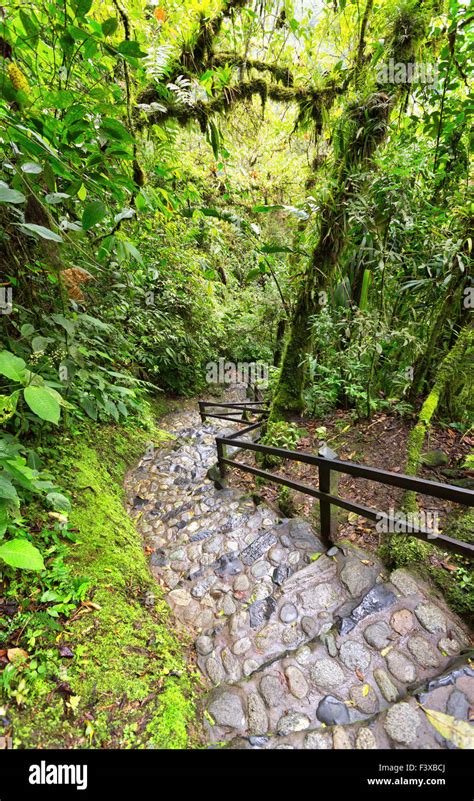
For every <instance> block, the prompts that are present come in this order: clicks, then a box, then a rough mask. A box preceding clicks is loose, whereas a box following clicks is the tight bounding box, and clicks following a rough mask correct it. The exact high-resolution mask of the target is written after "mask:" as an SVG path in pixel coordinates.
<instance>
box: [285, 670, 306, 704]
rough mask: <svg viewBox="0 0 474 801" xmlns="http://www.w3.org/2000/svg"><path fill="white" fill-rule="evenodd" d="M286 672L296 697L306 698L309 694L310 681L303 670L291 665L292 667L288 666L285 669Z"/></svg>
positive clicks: (291, 689)
mask: <svg viewBox="0 0 474 801" xmlns="http://www.w3.org/2000/svg"><path fill="white" fill-rule="evenodd" d="M285 674H286V678H287V680H288V687H289V688H290V692H291V693H292V695H294V696H295V698H305V697H306V695H307V694H308V682H307V681H306V679H305V677H304V675H303V673H302V672H301V670H300V669H299V668H297V667H294V666H293V665H290V667H287V669H286V670H285Z"/></svg>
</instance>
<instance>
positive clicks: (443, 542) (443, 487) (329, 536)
mask: <svg viewBox="0 0 474 801" xmlns="http://www.w3.org/2000/svg"><path fill="white" fill-rule="evenodd" d="M216 407H217V409H218V413H214V412H208V411H207V410H208V409H209V408H211V409H212V408H216ZM226 408H227V409H231V410H235V411H231V412H230V413H228V412H227V413H223V411H224V409H226ZM199 411H200V414H201V418H202V420H203V421H204V420H205V419H206V418H207V417H213V418H218V419H220V420H228V421H231V422H234V423H245V424H246V427H245V428H243V429H241V430H238V431H235V432H234V433H232V434H230V435H229V436H226V437H219V436H217V437H216V446H217V462H218V466H219V472H220V475H221V477H222V479H224V478H225V474H226V469H227V468H228V467H233V468H236V469H237V470H241V471H243V472H245V473H251V474H252V475H254V476H259V477H260V478H264V479H266V480H267V481H270V482H273V483H275V484H282V485H283V486H285V487H289V488H290V489H293V490H296V491H298V492H302V493H304V494H305V495H310V496H312V497H313V498H317V499H318V500H319V509H320V526H321V531H320V535H321V539H322V541H323V542H324V544H325V545H327V546H328V547H329V546H330V545H331V544H333V536H334V533H335V523H336V521H335V519H334V516H333V514H332V511H331V508H332V506H337V507H340V508H341V509H345V510H346V511H349V512H354V513H356V514H358V515H360V516H361V517H364V518H366V519H368V520H375V521H377V522H381V523H383V524H384V525H386V526H387V527H388V530H389V531H390V530H392V531H397V530H399V528H400V524H401V518H400V516H396V515H390V514H387V513H385V512H381V511H378V510H376V509H372V508H370V507H368V506H364V505H363V504H360V503H354V502H353V501H348V500H346V499H345V498H341V497H340V496H339V495H338V494H336V493H335V492H334V490H333V489H332V487H333V485H334V483H335V482H334V481H333V478H334V475H335V474H336V475H338V474H340V473H343V474H345V475H350V476H354V477H356V478H362V479H366V480H368V481H376V482H377V483H379V484H386V485H388V486H391V487H399V488H400V489H404V490H410V491H412V492H416V493H419V494H422V495H428V496H430V497H433V498H441V499H444V500H447V501H450V502H452V503H459V504H462V505H464V506H474V492H473V491H472V490H469V489H464V488H461V487H455V486H453V485H451V484H442V483H441V482H438V481H428V480H426V479H423V478H416V477H415V476H407V475H403V474H401V473H393V472H390V471H388V470H381V469H379V468H377V467H366V466H365V465H362V464H357V463H356V462H346V461H342V460H341V459H338V458H337V456H336V454H333V453H332V452H329V449H325V450H324V449H323V452H320V453H319V455H318V456H315V455H314V454H312V453H305V452H300V451H290V450H286V449H285V448H276V447H272V446H270V445H261V444H260V443H259V442H258V437H257V438H256V439H255V440H253V441H252V440H243V439H241V437H242V435H243V434H247V433H250V432H251V431H254V430H256V429H257V428H259V427H260V426H261V425H262V422H263V421H264V420H265V419H266V418H267V417H268V410H267V409H266V407H265V404H264V403H263V402H255V401H249V402H242V403H212V402H210V401H200V402H199ZM219 412H221V413H219ZM250 414H253V415H254V416H257V417H258V419H257V420H256V421H254V422H251V423H250V424H249V421H248V417H249V415H250ZM237 415H241V416H240V417H237ZM245 418H247V419H245ZM229 446H232V447H233V448H235V449H236V450H239V451H241V450H250V451H255V452H257V453H263V454H267V455H268V456H277V457H279V458H281V459H288V460H290V461H294V462H303V463H304V464H309V465H314V466H315V467H317V468H318V474H319V481H318V488H316V487H312V486H310V485H308V484H302V483H300V482H299V481H293V480H292V479H289V478H286V477H285V476H279V475H276V474H275V473H271V472H269V471H267V470H262V469H260V468H258V467H253V466H252V465H248V464H244V463H242V462H236V461H235V460H234V459H229V458H228V454H227V452H226V449H227V447H229ZM324 453H326V454H328V453H329V454H330V455H324ZM403 526H404V533H406V534H409V535H410V536H413V537H417V538H418V539H421V540H425V541H429V542H431V543H432V544H433V545H436V546H438V547H440V548H444V549H445V550H447V551H452V552H454V553H458V554H461V555H462V556H468V557H470V558H474V545H472V544H471V543H469V542H463V541H462V540H457V539H454V538H453V537H448V536H447V535H445V534H442V533H436V532H435V531H433V530H432V529H429V528H424V527H422V526H418V525H416V524H415V523H411V522H409V521H408V520H406V521H403Z"/></svg>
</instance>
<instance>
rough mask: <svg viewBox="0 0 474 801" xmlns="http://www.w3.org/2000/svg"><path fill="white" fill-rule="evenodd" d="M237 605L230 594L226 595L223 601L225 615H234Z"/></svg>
mask: <svg viewBox="0 0 474 801" xmlns="http://www.w3.org/2000/svg"><path fill="white" fill-rule="evenodd" d="M236 608H237V607H236V605H235V603H234V601H233V600H232V598H231V597H230V595H225V596H224V600H223V601H222V611H223V612H224V614H225V615H233V614H234V612H235V610H236Z"/></svg>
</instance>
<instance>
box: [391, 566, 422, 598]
mask: <svg viewBox="0 0 474 801" xmlns="http://www.w3.org/2000/svg"><path fill="white" fill-rule="evenodd" d="M390 581H391V582H392V584H393V585H394V586H395V587H396V588H397V590H398V591H399V592H401V593H402V595H415V593H417V592H418V585H417V583H416V581H415V579H414V578H413V576H411V575H410V573H408V572H407V571H406V570H403V568H399V569H398V570H394V571H393V573H391V575H390Z"/></svg>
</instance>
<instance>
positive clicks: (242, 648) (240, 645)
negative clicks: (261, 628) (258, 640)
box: [232, 637, 252, 656]
mask: <svg viewBox="0 0 474 801" xmlns="http://www.w3.org/2000/svg"><path fill="white" fill-rule="evenodd" d="M251 647H252V643H251V642H250V640H249V638H248V637H242V638H241V639H240V640H237V642H235V643H234V645H233V646H232V651H233V653H234V654H236V655H237V656H239V655H240V654H245V652H246V651H248V650H249V648H251Z"/></svg>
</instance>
